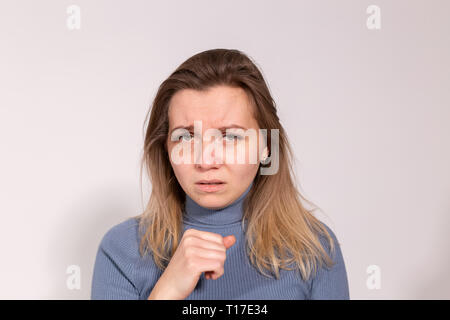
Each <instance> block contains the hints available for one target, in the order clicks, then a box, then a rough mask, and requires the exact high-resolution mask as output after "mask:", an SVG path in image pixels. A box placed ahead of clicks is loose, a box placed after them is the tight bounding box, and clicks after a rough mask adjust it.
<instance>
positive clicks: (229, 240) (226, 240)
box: [223, 235, 236, 249]
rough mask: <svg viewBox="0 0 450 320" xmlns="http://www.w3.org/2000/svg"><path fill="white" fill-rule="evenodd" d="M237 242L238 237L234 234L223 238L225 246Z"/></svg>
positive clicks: (227, 246)
mask: <svg viewBox="0 0 450 320" xmlns="http://www.w3.org/2000/svg"><path fill="white" fill-rule="evenodd" d="M235 242H236V237H235V236H234V235H229V236H226V237H224V238H223V244H224V245H225V248H227V249H228V248H229V247H231V246H232V245H233V244H234V243H235Z"/></svg>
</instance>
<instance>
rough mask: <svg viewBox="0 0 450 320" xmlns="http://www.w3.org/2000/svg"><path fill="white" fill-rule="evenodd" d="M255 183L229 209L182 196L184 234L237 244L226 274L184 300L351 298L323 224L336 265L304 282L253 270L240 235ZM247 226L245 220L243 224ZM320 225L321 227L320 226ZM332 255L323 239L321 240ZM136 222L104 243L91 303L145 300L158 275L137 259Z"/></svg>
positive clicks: (149, 262)
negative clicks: (213, 235)
mask: <svg viewBox="0 0 450 320" xmlns="http://www.w3.org/2000/svg"><path fill="white" fill-rule="evenodd" d="M252 186H253V183H252V184H251V185H250V186H249V187H248V188H247V189H246V191H245V192H244V193H243V194H242V195H241V196H240V197H239V198H238V199H236V200H235V201H234V202H233V203H232V204H230V205H228V206H226V207H224V208H221V209H218V210H211V209H208V208H204V207H202V206H200V205H198V204H197V203H196V202H195V201H194V200H192V199H191V198H190V197H189V196H188V195H186V206H185V212H184V219H183V220H184V231H185V230H186V229H189V228H194V229H197V230H203V231H209V232H214V233H218V234H220V235H222V236H227V235H231V234H233V235H234V236H235V237H236V242H235V244H234V245H233V246H232V247H230V248H229V249H228V250H227V252H226V254H227V258H226V260H225V265H224V270H225V273H224V274H223V275H222V276H221V277H220V278H218V279H217V280H213V279H205V276H204V273H202V275H201V277H200V279H199V281H198V284H197V286H196V288H195V289H194V291H193V292H192V293H191V294H190V295H189V296H188V297H187V298H186V300H193V299H199V300H219V299H221V300H236V299H242V300H251V299H261V300H264V299H276V300H303V299H323V300H331V299H350V297H349V287H348V280H347V272H346V268H345V264H344V260H343V256H342V252H341V248H340V246H339V244H338V242H337V238H336V236H335V234H334V233H333V232H332V231H331V229H330V228H329V227H328V226H326V225H325V224H324V226H325V227H326V228H327V230H328V232H329V233H330V235H331V236H332V237H333V239H334V241H335V244H336V245H335V254H334V255H330V257H331V258H332V259H333V261H334V262H335V264H334V265H333V266H332V267H331V268H326V266H323V267H322V268H321V269H320V270H319V271H318V273H317V275H316V277H315V278H311V279H309V280H308V281H303V280H302V279H301V276H300V274H299V271H298V270H284V269H280V275H281V277H280V279H276V278H274V277H273V278H269V277H266V276H264V275H263V274H261V273H260V272H259V271H258V269H257V268H256V267H254V266H253V265H251V263H250V260H249V258H248V256H247V255H246V250H245V238H244V236H245V235H244V232H243V231H242V226H241V221H242V214H243V211H242V204H243V201H244V199H245V196H246V195H247V194H248V192H249V191H250V189H251V187H252ZM244 223H245V221H244ZM322 223H323V222H322ZM320 240H321V242H322V244H323V245H324V248H326V250H327V252H328V253H329V254H330V251H329V247H328V244H327V243H326V241H325V239H324V238H321V239H320ZM139 241H140V238H139V236H138V220H137V219H135V218H129V219H127V220H126V221H124V222H122V223H119V224H118V225H116V226H114V227H112V228H111V229H110V230H108V232H107V233H106V234H105V235H104V237H103V238H102V240H101V242H100V245H99V248H98V251H97V256H96V259H95V266H94V273H93V278H92V289H91V299H124V300H125V299H135V300H138V299H147V298H148V296H149V295H150V292H151V291H152V289H153V287H154V285H155V283H156V282H157V281H158V279H159V277H160V276H161V274H162V271H161V270H160V269H159V268H158V267H157V266H156V264H155V263H154V261H153V259H152V257H151V255H148V254H147V255H145V256H144V257H141V256H140V254H139Z"/></svg>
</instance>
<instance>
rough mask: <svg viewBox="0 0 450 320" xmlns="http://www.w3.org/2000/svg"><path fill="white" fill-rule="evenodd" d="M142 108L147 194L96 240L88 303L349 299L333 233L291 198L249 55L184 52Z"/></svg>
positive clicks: (283, 143)
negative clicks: (137, 210) (133, 212)
mask: <svg viewBox="0 0 450 320" xmlns="http://www.w3.org/2000/svg"><path fill="white" fill-rule="evenodd" d="M149 114H150V119H149V123H148V126H147V130H146V135H145V143H144V152H143V157H142V167H144V166H145V167H146V170H147V173H148V176H149V178H150V181H151V184H152V192H151V196H150V199H149V202H148V204H147V206H146V208H145V210H144V212H143V213H142V214H140V215H138V216H135V217H132V218H129V219H127V220H126V221H123V222H122V223H120V224H118V225H116V226H114V227H113V228H111V229H110V230H109V231H108V232H107V233H106V234H105V236H104V237H103V239H102V241H101V243H100V246H99V250H98V252H97V256H96V261H95V267H94V274H93V281H92V292H91V298H92V299H349V289H348V281H347V273H346V268H345V264H344V261H343V256H342V252H341V250H340V247H339V244H338V242H337V239H336V236H335V234H334V233H333V232H332V231H331V229H329V228H328V226H326V225H325V224H324V223H322V222H320V221H319V220H318V219H317V218H316V217H314V215H313V214H312V210H307V209H305V207H304V206H303V204H302V203H301V199H303V200H305V201H307V200H306V199H305V198H304V197H303V196H302V195H301V194H300V193H299V192H298V190H297V188H296V186H295V184H294V181H295V178H294V172H293V170H292V164H291V163H292V151H291V148H290V146H289V143H288V140H287V136H286V133H285V131H284V129H283V127H282V126H281V124H280V121H279V118H278V116H277V112H276V107H275V102H274V101H273V99H272V97H271V95H270V93H269V89H268V87H267V85H266V83H265V80H264V78H263V76H262V74H261V72H260V71H259V70H258V68H257V67H256V65H255V63H253V62H252V61H251V60H250V58H249V57H248V56H246V55H245V54H244V53H242V52H240V51H238V50H227V49H215V50H208V51H204V52H201V53H198V54H196V55H194V56H192V57H191V58H189V59H188V60H187V61H185V62H184V63H183V64H181V65H180V66H179V67H178V68H177V69H176V70H175V71H174V72H173V73H172V74H171V75H170V76H169V77H168V79H166V80H165V81H164V82H163V83H162V84H161V86H160V87H159V90H158V92H157V94H156V97H155V99H154V101H153V104H152V108H151V112H149ZM263 129H265V130H266V131H264V130H263ZM207 132H208V134H209V132H214V135H211V137H210V139H206V136H208V134H207ZM217 132H219V135H218V134H217ZM249 132H250V133H255V132H258V133H259V134H258V135H256V140H255V139H254V137H255V135H251V134H247V133H249ZM261 133H262V134H261ZM263 135H264V136H267V139H263ZM213 138H214V139H213ZM255 141H256V142H255ZM212 147H214V149H212ZM224 149H225V152H223V151H224ZM239 150H240V151H239ZM254 153H256V154H257V159H256V161H251V160H252V159H251V158H252V154H254ZM239 156H243V159H244V160H245V161H238V160H237V159H236V158H238V157H239ZM253 159H254V158H253ZM224 160H225V161H224ZM241 160H242V158H241ZM236 162H237V163H236ZM142 167H141V177H142ZM307 202H308V203H310V204H311V202H309V201H307Z"/></svg>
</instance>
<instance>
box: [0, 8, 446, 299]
mask: <svg viewBox="0 0 450 320" xmlns="http://www.w3.org/2000/svg"><path fill="white" fill-rule="evenodd" d="M70 5H77V6H79V8H80V9H81V12H80V13H81V16H80V17H81V20H80V21H81V24H80V26H81V28H80V29H70V28H71V27H73V25H74V24H73V22H74V21H75V20H73V19H72V17H74V13H73V12H72V11H71V12H69V13H67V9H68V8H69V7H70ZM370 5H376V6H378V7H379V8H380V10H381V11H380V14H381V15H380V20H379V21H381V24H380V26H381V28H379V29H370V28H369V27H368V24H367V20H368V19H369V20H370V18H369V17H370V16H372V12H370V13H367V11H366V10H367V8H368V7H369V6H370ZM449 9H450V4H449V2H448V1H361V0H359V1H356V0H354V1H332V0H329V1H320V2H319V1H276V2H275V1H256V0H252V1H245V2H243V1H236V0H233V1H193V0H190V1H167V0H165V1H114V2H113V1H105V0H103V1H99V0H98V1H61V0H58V1H56V0H55V1H31V0H29V1H2V2H1V4H0V33H1V37H0V39H1V41H0V52H1V55H0V70H1V71H0V88H1V94H0V146H1V150H0V164H1V165H0V177H1V178H0V197H1V201H0V212H1V214H2V223H1V224H0V246H1V247H0V249H1V252H2V258H1V262H2V263H1V272H0V283H1V284H2V285H1V286H0V298H2V299H36V298H37V299H88V298H89V297H90V281H91V277H92V269H93V264H94V259H95V253H96V250H97V247H98V244H99V241H100V239H101V237H102V236H103V234H104V233H105V232H106V231H107V230H108V229H109V228H110V227H112V226H113V225H115V224H117V223H118V222H120V221H121V220H122V219H124V218H126V217H130V216H134V215H137V214H139V213H140V211H141V210H142V208H143V199H145V198H146V197H147V196H148V194H149V192H148V189H147V188H149V187H150V186H148V184H147V183H146V182H145V180H144V184H143V188H144V193H143V195H142V196H141V192H140V185H139V157H140V155H141V148H142V144H143V133H142V126H143V121H144V117H145V115H146V112H147V110H148V107H149V104H150V102H151V100H152V98H153V97H154V95H155V93H156V90H157V87H158V85H159V84H160V82H161V81H162V80H163V79H165V78H166V77H167V76H168V75H169V74H170V72H172V71H173V70H174V69H175V68H176V67H177V66H178V65H179V64H180V63H181V62H183V61H184V60H185V59H187V58H188V57H190V56H191V55H193V54H195V53H197V52H200V51H203V50H207V49H212V48H236V49H239V50H242V51H244V52H245V53H247V54H248V55H249V56H251V57H252V58H254V59H255V60H256V61H257V62H258V65H259V66H260V68H261V69H262V71H263V73H264V75H265V77H266V79H267V81H268V84H269V87H270V90H271V92H272V94H273V96H274V99H275V101H276V103H277V106H278V109H279V115H280V118H281V121H282V124H283V125H284V127H285V128H286V130H287V133H288V136H289V139H290V141H291V143H292V145H293V147H294V151H295V155H296V163H295V165H296V167H295V168H296V171H297V175H298V178H299V184H300V185H301V191H302V192H303V194H304V195H305V196H306V197H307V198H308V199H310V200H312V201H313V202H314V203H316V204H317V205H318V206H319V207H320V208H321V209H322V211H321V212H319V213H318V216H319V218H320V219H322V220H323V221H324V222H326V223H327V224H328V225H329V226H330V227H331V228H332V229H333V230H334V231H335V233H336V235H337V237H338V239H339V241H340V244H341V248H342V251H343V255H344V259H345V262H346V266H347V272H348V276H349V284H350V297H351V299H431V298H437V299H449V298H450V280H449V279H450V278H449V277H447V275H448V270H450V257H449V252H450V239H449V236H448V230H449V227H450V216H449V213H450V201H449V198H450V197H449V193H450V179H449V178H450V169H449V165H448V164H449V163H450V147H449V146H450V126H449V120H450V90H449V88H450V61H449V57H450V43H449V42H450V41H449V39H450V37H449V30H450V19H449V16H448V12H449ZM370 21H372V20H370ZM370 25H373V24H369V26H370ZM72 265H75V266H78V267H79V271H80V272H81V273H80V275H81V278H80V279H81V287H80V289H76V288H75V289H73V290H71V289H69V287H70V286H69V287H68V286H67V283H66V282H67V281H68V279H69V278H70V272H71V271H70V270H71V269H70V266H72ZM68 268H69V273H66V272H67V271H68ZM373 268H375V269H373ZM371 270H376V271H377V272H378V273H376V274H374V273H372V272H373V271H371ZM375 278H376V279H378V283H379V284H380V286H379V287H378V288H376V287H375V288H373V286H372V285H370V283H373V282H371V281H372V280H373V279H375Z"/></svg>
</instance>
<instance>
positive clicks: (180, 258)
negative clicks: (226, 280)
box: [148, 228, 236, 300]
mask: <svg viewBox="0 0 450 320" xmlns="http://www.w3.org/2000/svg"><path fill="white" fill-rule="evenodd" d="M235 242H236V238H235V236H234V235H229V236H226V237H222V236H221V235H220V234H217V233H213V232H207V231H200V230H196V229H192V228H191V229H187V230H186V231H185V232H184V234H183V237H182V238H181V241H180V244H179V246H178V248H177V249H176V250H175V253H174V255H173V256H172V258H171V260H170V262H169V264H168V265H167V267H166V269H165V270H164V272H163V274H162V275H161V277H160V278H159V280H158V281H157V282H156V285H155V287H154V288H153V290H152V292H151V293H150V296H149V297H148V299H149V300H160V299H169V300H183V299H185V298H186V297H187V296H189V295H190V294H191V292H192V291H193V290H194V289H195V286H196V285H197V283H198V280H199V279H200V276H201V274H202V272H205V278H206V279H213V280H216V279H218V278H220V277H221V276H222V275H223V273H224V263H225V259H226V250H227V249H228V248H230V247H231V246H232V245H234V243H235Z"/></svg>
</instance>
